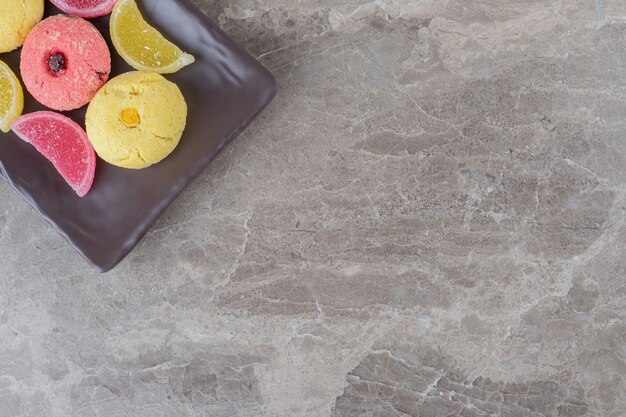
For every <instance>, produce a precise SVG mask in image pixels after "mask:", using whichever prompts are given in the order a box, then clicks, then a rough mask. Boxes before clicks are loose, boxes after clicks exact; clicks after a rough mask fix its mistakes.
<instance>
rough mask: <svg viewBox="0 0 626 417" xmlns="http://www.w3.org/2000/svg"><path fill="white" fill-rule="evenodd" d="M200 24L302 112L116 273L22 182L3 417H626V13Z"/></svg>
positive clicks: (10, 237) (4, 277)
mask: <svg viewBox="0 0 626 417" xmlns="http://www.w3.org/2000/svg"><path fill="white" fill-rule="evenodd" d="M195 3H196V4H197V5H198V6H199V7H201V8H202V10H203V11H204V12H205V13H207V14H208V15H209V16H210V17H211V18H212V19H213V20H214V21H216V22H217V23H218V24H219V25H220V26H221V27H222V28H223V29H224V30H225V31H226V32H227V33H228V34H230V35H231V36H232V37H234V38H235V39H236V40H237V41H238V42H240V43H241V45H243V47H244V48H246V49H247V50H248V51H249V52H250V53H251V54H253V55H255V56H257V57H259V59H260V60H261V61H262V62H263V63H264V64H265V65H266V66H267V67H268V68H269V69H270V70H271V71H272V72H273V74H274V75H275V77H276V79H277V81H278V85H279V92H278V95H277V97H276V99H275V100H274V101H273V102H272V104H271V105H270V106H269V107H268V109H267V110H266V111H265V112H264V113H263V114H262V115H261V116H260V117H259V118H258V119H257V120H256V121H255V122H254V124H253V125H252V126H251V127H250V128H249V129H248V130H247V131H246V132H245V133H244V134H243V135H242V136H241V137H240V138H239V139H237V140H236V141H235V142H234V143H233V144H232V145H231V146H229V147H228V148H227V149H226V150H225V151H224V152H223V153H222V154H221V155H220V157H219V158H218V159H217V160H216V161H215V162H214V163H213V164H212V165H211V166H210V168H208V169H207V170H206V171H205V172H204V173H203V174H202V175H201V176H200V177H199V178H198V179H197V180H196V181H195V182H194V183H193V184H192V185H191V186H190V187H189V188H188V189H187V190H186V191H185V192H184V193H183V194H182V195H181V197H180V198H178V200H176V202H175V203H174V204H173V206H172V207H171V208H170V209H169V210H168V211H167V212H166V213H165V215H164V216H163V217H162V218H161V219H160V220H159V222H158V224H157V225H155V226H154V227H153V229H152V230H151V231H150V232H149V233H148V235H147V236H146V238H145V239H144V240H143V241H142V243H141V244H140V245H139V246H138V247H137V248H136V249H135V250H134V252H133V253H132V254H131V255H130V256H129V257H128V258H127V259H126V260H125V261H124V262H123V263H122V264H120V266H119V267H117V268H116V269H115V270H114V271H112V272H110V273H107V274H102V275H101V274H97V273H95V272H93V271H92V270H91V269H90V268H89V267H88V266H87V264H86V263H85V262H83V261H82V259H81V258H80V257H79V256H78V255H77V254H75V253H74V252H73V251H72V249H71V248H70V247H69V246H68V245H67V244H66V243H65V242H64V240H63V239H62V238H60V237H59V236H58V235H57V234H56V233H55V232H54V231H53V230H52V229H51V228H50V227H49V226H47V224H46V223H45V222H44V221H43V220H42V219H40V218H39V217H38V216H37V215H36V214H35V213H34V211H33V210H32V209H30V208H29V207H28V206H27V205H26V204H24V203H23V202H22V200H21V199H20V197H19V196H18V195H17V194H16V193H14V192H13V191H12V190H11V189H10V188H9V187H8V186H7V185H6V184H4V183H2V184H1V185H0V192H1V193H2V202H0V224H1V228H0V231H1V233H0V252H1V253H2V260H0V417H16V416H19V417H21V416H24V417H26V416H28V417H39V416H46V417H61V416H88V417H108V416H111V417H112V416H133V417H138V416H146V417H159V416H163V417H172V416H181V417H196V416H197V417H200V416H229V417H235V416H237V417H238V416H250V417H252V416H268V417H283V416H284V417H299V416H311V417H317V416H322V417H323V416H332V417H340V416H341V417H357V416H381V417H400V416H420V417H424V416H444V415H445V416H448V415H450V416H485V415H497V416H544V415H545V416H568V417H574V416H586V417H589V416H598V417H600V416H602V417H619V416H624V414H623V413H624V410H626V401H625V399H624V396H623V394H624V391H625V378H626V377H625V375H626V364H625V358H624V345H625V344H626V329H625V318H626V305H625V304H626V302H625V299H626V286H625V279H624V278H625V270H626V261H625V259H626V249H625V246H626V244H625V243H626V222H625V218H626V168H625V166H626V137H625V133H624V132H625V131H626V17H625V16H626V2H624V1H623V0H598V1H594V0H570V1H560V0H477V1H467V0H419V1H405V0H395V1H392V0H378V1H372V2H367V1H362V0H358V1H357V0H335V1H329V0H319V1H315V2H313V1H308V2H307V1H294V0H275V1H269V0H233V1H228V2H227V1H223V0H217V1H211V2H209V1H206V0H195Z"/></svg>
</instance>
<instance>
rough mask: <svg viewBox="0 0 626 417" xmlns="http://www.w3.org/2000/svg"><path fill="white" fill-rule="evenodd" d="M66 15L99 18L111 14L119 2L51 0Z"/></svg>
mask: <svg viewBox="0 0 626 417" xmlns="http://www.w3.org/2000/svg"><path fill="white" fill-rule="evenodd" d="M51 1H52V3H54V5H55V6H57V7H58V8H59V9H61V10H62V11H64V12H65V13H68V14H71V15H74V16H78V17H84V18H91V17H98V16H104V15H106V14H109V13H111V10H113V6H115V3H116V2H117V0H51Z"/></svg>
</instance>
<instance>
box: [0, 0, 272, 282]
mask: <svg viewBox="0 0 626 417" xmlns="http://www.w3.org/2000/svg"><path fill="white" fill-rule="evenodd" d="M138 3H139V7H140V9H141V11H142V13H143V15H144V17H145V18H146V20H147V21H148V22H149V23H150V24H152V25H153V26H155V27H156V28H158V29H159V30H161V31H162V33H163V34H164V35H165V37H166V38H168V39H169V40H171V41H173V42H174V43H176V44H177V45H178V46H179V47H180V48H181V49H183V50H184V51H185V52H189V53H191V54H193V55H194V56H195V57H196V62H195V63H194V64H192V65H190V66H188V67H185V68H183V69H182V70H181V71H179V72H178V73H176V74H172V75H166V78H168V79H169V80H171V81H173V82H175V83H176V84H178V86H179V87H180V89H181V90H182V92H183V95H184V96H185V100H186V101H187V105H188V108H189V115H188V118H187V127H186V129H185V132H184V133H183V137H182V138H181V141H180V144H179V145H178V147H177V148H176V149H175V150H174V152H173V153H172V154H171V155H170V156H168V157H167V158H166V159H165V160H163V161H162V162H160V163H158V164H156V165H153V166H151V167H149V168H146V169H142V170H127V169H123V168H118V167H115V166H112V165H109V164H107V163H105V162H104V161H102V160H100V159H99V160H98V165H97V168H96V176H95V180H94V184H93V188H92V189H91V191H90V192H89V193H88V194H87V196H85V197H83V198H79V197H78V196H77V195H76V194H75V193H74V191H72V189H71V188H70V187H69V186H68V185H67V184H66V183H65V181H64V180H63V178H62V177H61V176H60V175H59V174H58V173H57V172H56V171H55V169H54V167H53V166H52V164H51V163H49V162H48V161H47V160H46V159H45V158H44V157H43V156H41V155H40V154H39V153H38V152H37V151H36V150H35V148H33V147H32V146H31V145H29V144H28V143H26V142H23V141H22V140H20V139H19V138H18V137H17V136H15V135H14V134H13V133H9V134H2V133H0V170H1V174H2V176H3V177H4V178H5V179H6V180H7V181H8V182H9V184H11V186H12V187H13V188H14V189H15V190H17V192H19V193H20V194H21V195H22V196H23V197H24V198H25V199H26V201H27V202H28V203H29V204H30V205H31V206H33V207H34V208H35V209H36V210H37V211H38V212H39V214H41V215H42V216H43V217H44V218H45V219H46V220H47V221H48V222H49V223H50V224H51V225H52V226H53V227H54V228H55V229H56V230H57V231H58V232H59V233H60V234H61V235H63V236H64V237H65V238H66V239H67V240H68V241H69V243H70V244H71V245H72V246H73V247H74V248H75V249H76V250H77V251H78V252H79V253H80V254H81V255H82V256H83V257H84V258H85V259H87V260H88V261H89V262H90V263H91V264H92V265H93V266H94V267H95V268H97V269H98V270H99V271H103V272H104V271H108V270H110V269H111V268H113V267H114V266H115V265H117V263H118V262H120V261H121V260H122V259H123V258H124V257H125V256H126V255H127V254H128V253H129V252H130V251H131V250H132V249H133V247H135V245H136V244H137V243H138V242H139V240H140V239H141V238H142V237H143V235H144V234H145V233H146V232H147V231H148V229H149V228H150V226H151V225H152V224H153V223H154V222H155V221H156V219H157V217H158V216H159V215H160V214H161V213H162V212H163V210H165V208H166V207H167V206H168V205H169V204H170V203H171V202H172V201H173V200H174V198H175V197H176V196H177V195H178V194H179V193H180V192H181V191H182V190H183V189H184V188H185V187H186V186H187V185H188V184H189V183H190V182H191V180H192V179H193V178H194V177H196V176H197V175H198V174H199V173H200V171H202V169H204V168H205V167H206V166H207V165H208V164H209V163H210V162H211V160H212V159H213V158H214V157H215V156H216V155H217V154H218V153H219V151H220V150H221V149H222V148H223V147H224V146H226V145H227V144H228V143H229V142H230V141H231V140H233V139H234V138H235V137H237V136H238V135H239V134H240V133H241V132H242V131H243V130H244V129H245V128H246V127H247V126H248V125H249V124H250V122H251V121H252V120H253V119H254V118H255V117H256V115H257V114H258V113H259V112H260V111H261V110H262V109H263V108H264V107H265V106H266V105H267V104H268V103H269V102H270V101H271V99H272V98H273V96H274V94H275V93H276V82H275V80H274V78H273V77H272V75H271V74H270V73H269V71H267V70H266V69H265V68H264V67H263V66H262V65H261V64H260V63H259V62H257V61H256V60H255V59H254V58H253V57H251V56H250V55H249V54H247V53H246V52H245V51H244V50H242V49H241V48H240V47H238V46H237V45H236V44H235V43H234V41H233V40H231V39H230V38H229V37H228V36H227V35H226V34H224V33H223V32H222V31H221V30H220V29H219V28H218V27H217V26H215V25H214V24H213V23H212V22H210V21H209V20H208V19H207V18H206V17H205V16H204V14H202V12H200V11H199V10H197V9H196V8H195V6H193V5H192V4H191V3H189V1H188V0H149V1H143V2H138ZM58 13H60V11H59V10H58V9H56V8H54V7H53V6H52V5H51V4H50V3H49V2H46V13H45V16H50V15H53V14H58ZM90 21H91V22H92V23H93V24H94V25H95V26H96V27H97V28H98V29H99V30H100V32H101V33H102V35H103V36H104V38H105V39H106V40H107V43H108V44H109V48H110V50H111V60H112V71H111V72H112V74H111V77H114V76H116V75H118V74H120V73H123V72H126V71H130V70H132V68H130V67H129V66H128V65H127V64H126V63H125V62H124V61H123V60H122V58H120V56H119V55H118V54H117V52H116V51H115V49H114V48H113V45H112V44H111V38H110V35H109V18H108V16H107V17H103V18H98V19H91V20H90ZM20 51H21V50H17V51H14V52H11V53H8V54H0V60H2V61H4V62H6V63H7V64H8V65H9V66H10V67H11V68H12V69H13V71H15V73H16V74H17V75H18V77H20V75H19V54H20ZM24 95H25V97H24V99H25V108H24V113H30V112H33V111H37V110H42V109H44V107H43V106H42V105H40V104H39V103H37V102H36V101H35V100H34V99H33V98H32V96H30V95H29V94H28V92H27V91H24ZM85 110H86V107H83V108H81V109H79V110H75V111H72V112H66V113H64V114H66V115H68V116H69V117H71V118H72V119H74V120H75V121H76V122H78V123H79V124H80V125H81V126H83V127H84V118H85Z"/></svg>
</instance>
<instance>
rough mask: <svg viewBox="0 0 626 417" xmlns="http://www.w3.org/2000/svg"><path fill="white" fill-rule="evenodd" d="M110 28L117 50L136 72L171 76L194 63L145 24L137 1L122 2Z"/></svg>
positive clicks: (120, 0)
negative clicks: (141, 71) (151, 72)
mask: <svg viewBox="0 0 626 417" xmlns="http://www.w3.org/2000/svg"><path fill="white" fill-rule="evenodd" d="M110 25H111V27H110V29H111V39H112V41H113V45H114V46H115V49H116V50H117V52H118V53H119V54H120V55H121V56H122V58H124V60H125V61H126V62H128V64H129V65H130V66H131V67H133V68H135V69H138V70H143V71H154V72H157V73H159V74H171V73H173V72H176V71H178V70H179V69H181V68H183V67H185V66H187V65H189V64H191V63H193V62H194V61H195V58H194V57H193V56H192V55H189V54H186V53H184V52H183V51H181V50H180V48H179V47H177V46H176V45H174V44H173V43H172V42H170V41H168V40H167V39H165V38H164V37H163V35H161V33H160V32H159V31H158V30H156V29H155V28H153V27H152V26H150V25H149V24H148V23H147V22H146V21H145V20H144V18H143V16H142V15H141V12H140V11H139V8H138V7H137V3H136V2H135V0H119V1H118V2H117V3H116V5H115V8H114V9H113V13H112V14H111V23H110Z"/></svg>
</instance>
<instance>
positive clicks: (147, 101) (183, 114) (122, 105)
mask: <svg viewBox="0 0 626 417" xmlns="http://www.w3.org/2000/svg"><path fill="white" fill-rule="evenodd" d="M186 123H187V103H185V98H184V97H183V95H182V93H181V92H180V89H179V88H178V86H177V85H176V84H174V83H172V82H170V81H168V80H166V79H165V78H164V77H163V76H161V75H159V74H157V73H154V72H146V71H132V72H127V73H125V74H122V75H118V76H117V77H115V78H113V79H111V80H109V82H107V83H106V84H105V85H104V86H103V87H102V88H101V89H100V90H99V91H98V92H97V93H96V96H95V97H94V98H93V100H92V101H91V103H90V104H89V107H88V108H87V116H86V120H85V124H86V127H87V136H89V140H91V143H92V144H93V147H94V149H95V150H96V153H97V154H98V156H99V157H100V158H102V159H104V160H105V161H107V162H108V163H110V164H113V165H117V166H119V167H122V168H131V169H139V168H145V167H147V166H150V165H152V164H155V163H157V162H159V161H161V160H162V159H163V158H165V157H166V156H167V155H169V154H170V153H171V152H172V151H173V150H174V148H176V145H178V141H179V140H180V137H181V136H182V134H183V130H185V125H186Z"/></svg>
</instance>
